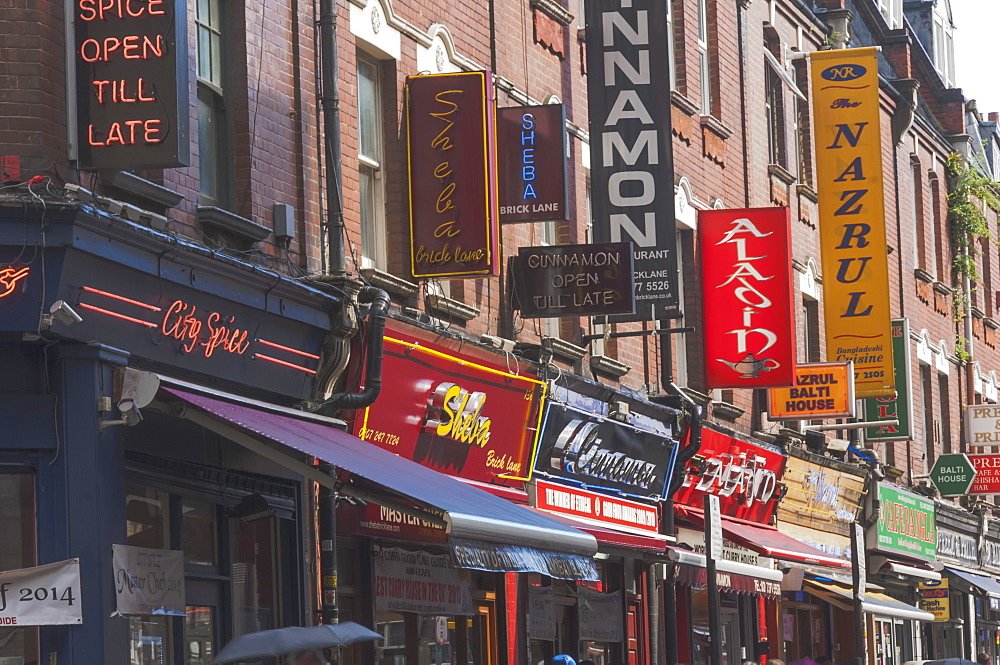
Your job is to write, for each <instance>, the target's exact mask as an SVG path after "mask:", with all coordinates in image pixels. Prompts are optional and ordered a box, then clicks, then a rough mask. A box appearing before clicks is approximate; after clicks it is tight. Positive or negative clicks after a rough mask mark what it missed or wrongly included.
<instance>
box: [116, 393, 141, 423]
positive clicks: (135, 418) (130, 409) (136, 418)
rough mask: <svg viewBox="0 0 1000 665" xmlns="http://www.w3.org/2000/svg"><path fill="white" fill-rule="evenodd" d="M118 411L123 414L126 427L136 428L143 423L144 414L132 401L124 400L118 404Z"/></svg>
mask: <svg viewBox="0 0 1000 665" xmlns="http://www.w3.org/2000/svg"><path fill="white" fill-rule="evenodd" d="M118 411H119V412H120V413H121V414H122V420H124V421H125V422H124V425H125V426H126V427H135V426H136V425H138V424H139V423H141V422H142V412H141V411H139V406H138V405H137V404H136V403H135V400H132V399H123V400H122V401H120V402H118Z"/></svg>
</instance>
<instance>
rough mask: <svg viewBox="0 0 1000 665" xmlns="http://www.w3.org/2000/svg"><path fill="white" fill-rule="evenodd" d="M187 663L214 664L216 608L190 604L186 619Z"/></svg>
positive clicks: (185, 661)
mask: <svg viewBox="0 0 1000 665" xmlns="http://www.w3.org/2000/svg"><path fill="white" fill-rule="evenodd" d="M184 642H185V644H186V645H187V649H186V651H187V653H185V654H184V663H185V665H212V659H213V658H214V657H215V608H214V607H210V606H208V605H188V606H187V619H185V621H184Z"/></svg>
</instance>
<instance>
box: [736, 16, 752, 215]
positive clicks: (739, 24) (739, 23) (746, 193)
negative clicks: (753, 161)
mask: <svg viewBox="0 0 1000 665" xmlns="http://www.w3.org/2000/svg"><path fill="white" fill-rule="evenodd" d="M749 7H750V0H740V2H739V3H738V4H737V5H736V38H737V42H738V47H739V56H738V57H739V63H740V125H741V130H742V132H743V200H744V203H745V205H746V207H747V208H749V207H750V163H749V152H750V142H749V141H748V140H747V77H746V67H745V66H744V64H745V62H746V44H745V42H746V34H745V28H744V26H743V23H744V19H743V13H744V11H746V10H747V9H748V8H749Z"/></svg>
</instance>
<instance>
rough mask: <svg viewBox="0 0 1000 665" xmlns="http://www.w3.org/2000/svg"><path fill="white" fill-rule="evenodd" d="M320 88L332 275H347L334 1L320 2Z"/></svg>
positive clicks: (323, 0)
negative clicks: (341, 184) (324, 140)
mask: <svg viewBox="0 0 1000 665" xmlns="http://www.w3.org/2000/svg"><path fill="white" fill-rule="evenodd" d="M319 33H320V52H321V54H322V58H321V60H320V67H321V69H322V71H321V72H320V85H321V87H322V93H321V95H320V98H319V101H320V106H322V108H323V134H324V135H325V136H326V151H325V152H326V214H327V233H328V234H329V246H330V263H329V272H330V274H331V275H344V274H345V273H346V272H347V269H346V264H345V257H344V203H343V200H342V197H341V188H340V182H341V180H340V161H341V151H340V91H339V89H338V87H337V86H338V83H339V79H340V70H339V68H340V64H339V61H338V58H337V0H320V3H319Z"/></svg>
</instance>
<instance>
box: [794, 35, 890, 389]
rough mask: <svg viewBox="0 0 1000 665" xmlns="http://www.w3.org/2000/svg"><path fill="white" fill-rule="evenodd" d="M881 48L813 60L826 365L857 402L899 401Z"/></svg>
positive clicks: (814, 56)
mask: <svg viewBox="0 0 1000 665" xmlns="http://www.w3.org/2000/svg"><path fill="white" fill-rule="evenodd" d="M876 53H877V51H876V49H875V48H859V49H847V50H835V51H819V52H813V53H810V54H809V59H810V77H811V80H812V92H813V94H812V98H813V115H814V117H815V124H816V182H817V190H818V193H819V227H820V229H819V230H820V252H821V255H822V258H823V300H824V302H823V309H824V313H825V319H826V355H827V360H830V361H835V362H848V361H850V362H853V363H854V385H855V390H856V394H857V396H858V398H865V397H892V396H894V395H895V392H896V388H895V385H894V381H893V364H892V324H891V313H890V302H889V262H888V258H887V251H886V238H885V201H884V198H885V197H884V186H883V177H882V139H881V131H880V129H879V123H880V112H879V87H878V86H879V84H878V62H877V60H876V57H877V56H876Z"/></svg>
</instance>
